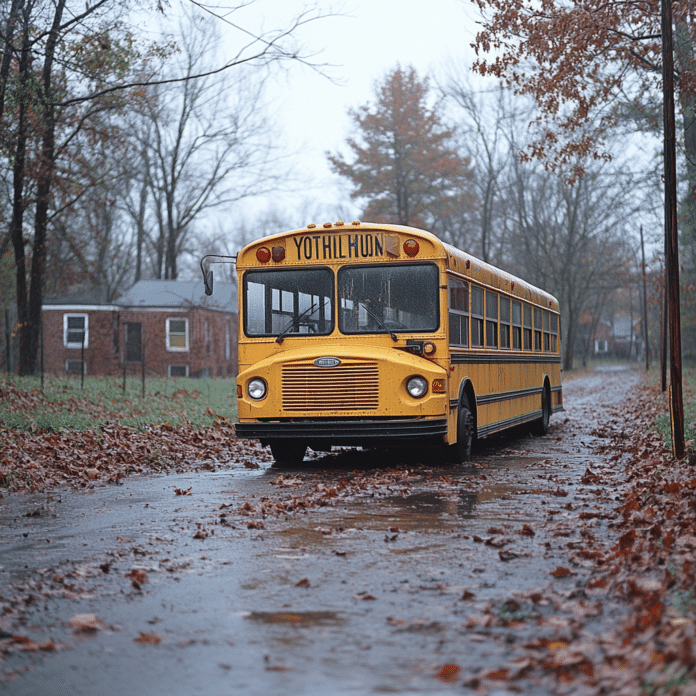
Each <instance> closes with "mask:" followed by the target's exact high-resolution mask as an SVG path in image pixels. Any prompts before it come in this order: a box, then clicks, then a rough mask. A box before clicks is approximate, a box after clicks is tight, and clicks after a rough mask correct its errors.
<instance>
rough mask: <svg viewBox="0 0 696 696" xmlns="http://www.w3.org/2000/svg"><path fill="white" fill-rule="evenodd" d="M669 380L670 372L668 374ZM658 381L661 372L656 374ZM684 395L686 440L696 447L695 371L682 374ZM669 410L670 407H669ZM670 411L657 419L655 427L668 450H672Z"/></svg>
mask: <svg viewBox="0 0 696 696" xmlns="http://www.w3.org/2000/svg"><path fill="white" fill-rule="evenodd" d="M667 378H668V380H669V370H668V373H667ZM655 379H656V381H657V382H659V380H660V373H659V370H658V371H657V372H656V377H655ZM682 395H683V400H684V439H685V440H686V442H687V443H689V442H691V443H694V444H693V445H691V446H692V447H694V446H695V445H696V371H695V370H694V369H688V370H684V371H683V372H682ZM667 408H669V406H667ZM670 423H671V421H670V416H669V410H666V411H665V413H663V414H662V415H660V416H658V417H657V420H656V421H655V426H656V427H657V430H658V432H659V433H660V435H661V436H662V440H663V441H664V443H665V446H666V447H667V448H668V449H672V430H671V425H670Z"/></svg>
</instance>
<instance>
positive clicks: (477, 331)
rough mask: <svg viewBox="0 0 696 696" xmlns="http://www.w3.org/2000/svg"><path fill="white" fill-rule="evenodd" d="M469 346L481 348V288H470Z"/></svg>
mask: <svg viewBox="0 0 696 696" xmlns="http://www.w3.org/2000/svg"><path fill="white" fill-rule="evenodd" d="M471 345H472V346H475V347H477V348H481V347H483V288H477V287H476V286H475V285H474V286H473V287H472V288H471Z"/></svg>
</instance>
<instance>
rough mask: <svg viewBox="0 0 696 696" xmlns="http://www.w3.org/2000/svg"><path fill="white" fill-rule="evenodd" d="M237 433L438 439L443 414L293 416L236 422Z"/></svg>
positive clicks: (322, 439) (329, 440)
mask: <svg viewBox="0 0 696 696" xmlns="http://www.w3.org/2000/svg"><path fill="white" fill-rule="evenodd" d="M235 432H236V434H237V437H241V438H247V439H250V440H261V442H262V444H266V443H268V442H270V441H271V440H288V439H289V440H305V441H307V442H314V443H320V444H324V445H347V446H351V445H352V446H368V447H374V446H377V445H379V444H381V443H385V444H390V445H392V446H394V445H398V444H400V442H403V441H413V440H423V439H440V440H441V438H442V436H444V435H446V434H447V419H446V418H427V419H426V418H424V419H401V420H322V419H316V420H294V421H268V422H256V423H237V424H236V425H235Z"/></svg>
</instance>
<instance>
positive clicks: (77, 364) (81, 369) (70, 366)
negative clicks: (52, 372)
mask: <svg viewBox="0 0 696 696" xmlns="http://www.w3.org/2000/svg"><path fill="white" fill-rule="evenodd" d="M65 372H66V374H68V375H79V374H80V373H82V374H84V375H86V374H87V362H86V361H82V360H66V361H65Z"/></svg>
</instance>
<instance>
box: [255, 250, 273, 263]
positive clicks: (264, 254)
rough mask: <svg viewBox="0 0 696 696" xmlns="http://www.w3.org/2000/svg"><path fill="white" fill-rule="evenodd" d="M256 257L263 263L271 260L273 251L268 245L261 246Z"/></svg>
mask: <svg viewBox="0 0 696 696" xmlns="http://www.w3.org/2000/svg"><path fill="white" fill-rule="evenodd" d="M256 258H257V259H258V260H259V261H260V262H261V263H268V261H270V260H271V251H270V249H268V247H259V248H258V249H257V250H256Z"/></svg>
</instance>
